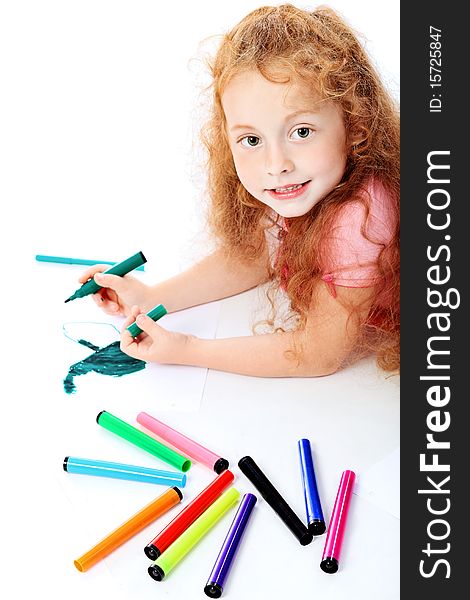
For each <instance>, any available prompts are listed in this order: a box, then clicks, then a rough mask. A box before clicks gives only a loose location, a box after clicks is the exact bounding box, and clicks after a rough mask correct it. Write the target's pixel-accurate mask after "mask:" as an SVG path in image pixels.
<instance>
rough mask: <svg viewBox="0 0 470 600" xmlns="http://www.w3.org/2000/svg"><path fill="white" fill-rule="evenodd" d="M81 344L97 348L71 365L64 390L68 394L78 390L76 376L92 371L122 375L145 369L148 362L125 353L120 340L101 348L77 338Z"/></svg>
mask: <svg viewBox="0 0 470 600" xmlns="http://www.w3.org/2000/svg"><path fill="white" fill-rule="evenodd" d="M77 341H78V342H79V343H80V344H82V345H84V346H87V347H88V348H90V349H92V350H95V352H94V353H93V354H90V356H87V358H85V359H83V360H81V361H80V362H77V363H75V364H73V365H71V366H70V368H69V372H68V373H67V377H66V378H65V379H64V391H65V392H66V393H67V394H73V393H74V392H75V391H76V389H77V388H76V385H75V383H74V377H77V376H78V375H86V374H87V373H90V372H95V373H100V374H101V375H110V376H112V377H122V375H128V374H129V373H136V372H137V371H142V369H145V365H146V364H147V363H146V362H145V361H143V360H139V359H137V358H132V357H131V356H128V355H127V354H124V352H122V351H121V350H120V348H119V341H117V342H113V343H112V344H109V346H105V347H104V348H99V347H97V346H95V345H94V344H92V343H91V342H87V341H86V340H83V339H80V340H77Z"/></svg>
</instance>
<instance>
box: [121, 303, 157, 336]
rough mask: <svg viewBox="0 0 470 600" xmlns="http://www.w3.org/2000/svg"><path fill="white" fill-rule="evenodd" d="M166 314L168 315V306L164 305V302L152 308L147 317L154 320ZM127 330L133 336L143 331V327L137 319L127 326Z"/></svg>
mask: <svg viewBox="0 0 470 600" xmlns="http://www.w3.org/2000/svg"><path fill="white" fill-rule="evenodd" d="M164 315H166V308H165V307H164V306H163V304H158V305H157V306H155V308H152V310H150V311H149V312H148V313H147V317H150V318H151V319H153V320H154V321H158V319H161V318H162V317H163V316H164ZM127 331H128V332H129V333H130V334H131V336H132V337H133V338H135V337H137V336H138V335H139V333H142V329H141V328H140V327H139V326H138V325H137V323H136V322H135V321H134V322H133V323H132V325H129V327H127Z"/></svg>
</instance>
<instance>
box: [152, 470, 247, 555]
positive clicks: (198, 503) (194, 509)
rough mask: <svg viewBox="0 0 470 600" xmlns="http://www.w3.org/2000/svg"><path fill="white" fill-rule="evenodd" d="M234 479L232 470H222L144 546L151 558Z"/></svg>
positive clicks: (160, 552)
mask: <svg viewBox="0 0 470 600" xmlns="http://www.w3.org/2000/svg"><path fill="white" fill-rule="evenodd" d="M234 479H235V477H234V475H233V473H232V471H230V470H228V469H227V470H226V471H223V472H222V473H221V474H220V475H219V476H218V477H216V478H215V479H214V480H213V481H212V482H211V483H210V484H209V485H208V486H207V487H206V488H204V489H203V490H202V492H201V493H200V494H199V495H198V496H196V498H194V500H193V501H192V502H190V503H189V504H188V505H187V506H186V507H185V508H183V510H182V511H181V512H180V513H179V514H178V515H176V517H175V518H174V519H173V520H172V521H170V522H169V523H168V525H167V526H166V527H165V528H164V529H162V531H160V533H159V534H158V535H157V536H156V537H155V538H153V540H152V541H151V542H150V543H149V544H147V546H145V548H144V552H145V554H146V555H147V556H148V557H149V558H150V559H151V560H157V558H158V557H159V556H160V554H162V552H164V551H165V550H166V549H167V548H168V546H169V545H170V544H172V543H173V542H174V541H175V540H176V539H178V538H179V536H180V535H181V534H182V533H183V531H186V529H187V528H188V527H189V526H190V525H191V523H193V522H194V521H195V520H196V519H197V518H198V517H199V516H200V515H202V513H203V512H204V511H205V510H206V509H207V508H209V506H210V505H211V504H213V502H214V501H215V500H217V498H218V497H219V496H220V495H221V494H222V492H223V491H224V490H225V488H227V487H228V486H229V485H230V484H231V483H232V481H233V480H234Z"/></svg>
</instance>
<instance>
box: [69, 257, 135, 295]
mask: <svg viewBox="0 0 470 600" xmlns="http://www.w3.org/2000/svg"><path fill="white" fill-rule="evenodd" d="M146 262H147V259H146V258H145V256H144V255H143V254H142V252H137V254H134V256H131V257H130V258H127V259H126V260H123V261H122V262H120V263H118V264H117V265H114V266H113V267H111V268H110V269H108V270H107V271H104V275H119V276H120V277H123V276H124V275H126V274H127V273H129V272H130V271H133V270H134V269H137V267H140V265H143V264H144V263H146ZM101 288H102V286H101V285H98V284H97V283H96V281H95V280H94V279H93V278H91V279H89V280H88V281H86V282H85V283H84V284H83V285H82V287H80V288H78V290H77V291H76V292H74V293H73V294H72V295H71V296H70V298H67V300H66V301H65V302H70V300H75V299H76V298H83V297H84V296H88V295H89V294H96V292H97V291H98V290H100V289H101Z"/></svg>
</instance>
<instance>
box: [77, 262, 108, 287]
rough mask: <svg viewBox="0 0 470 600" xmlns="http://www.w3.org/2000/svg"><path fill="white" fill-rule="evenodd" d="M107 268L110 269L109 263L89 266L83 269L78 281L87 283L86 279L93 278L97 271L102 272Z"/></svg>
mask: <svg viewBox="0 0 470 600" xmlns="http://www.w3.org/2000/svg"><path fill="white" fill-rule="evenodd" d="M106 269H109V265H93V266H92V267H89V268H88V269H86V270H85V271H83V273H82V274H81V275H80V277H79V278H78V281H79V282H80V283H85V281H88V280H89V279H91V278H92V277H93V276H94V275H95V273H102V272H103V271H106Z"/></svg>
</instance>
